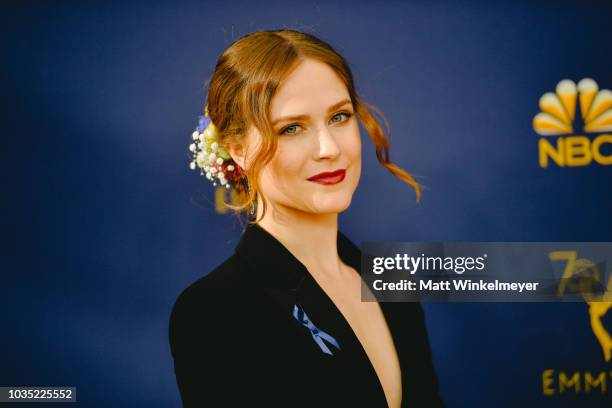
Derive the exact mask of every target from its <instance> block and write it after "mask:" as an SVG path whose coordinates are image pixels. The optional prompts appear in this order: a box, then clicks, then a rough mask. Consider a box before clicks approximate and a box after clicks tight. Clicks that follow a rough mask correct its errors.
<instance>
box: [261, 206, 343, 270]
mask: <svg viewBox="0 0 612 408" xmlns="http://www.w3.org/2000/svg"><path fill="white" fill-rule="evenodd" d="M261 213H262V205H261V202H260V203H259V205H258V206H257V218H258V219H259V217H261ZM259 225H260V226H261V227H262V228H263V229H265V230H266V231H267V232H269V233H270V234H271V235H272V236H274V238H276V239H277V240H279V241H280V243H281V244H283V245H284V246H285V247H286V248H287V249H288V250H289V251H290V252H291V253H292V254H293V256H295V257H296V258H297V259H298V260H299V261H300V262H301V263H302V264H304V266H305V267H306V269H308V271H309V272H310V274H311V275H317V276H322V277H326V278H334V277H338V278H339V277H340V276H341V274H342V271H343V268H342V261H341V259H340V257H339V255H338V245H337V239H338V214H337V213H329V214H312V213H306V212H303V211H298V210H296V209H294V208H288V207H284V206H275V207H272V206H271V205H269V206H268V208H267V211H266V215H265V217H264V218H263V219H261V221H260V222H259Z"/></svg>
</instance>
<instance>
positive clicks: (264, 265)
mask: <svg viewBox="0 0 612 408" xmlns="http://www.w3.org/2000/svg"><path fill="white" fill-rule="evenodd" d="M373 109H374V108H373V107H372V106H370V105H366V104H365V103H364V102H363V101H361V99H360V98H359V96H358V95H357V93H356V91H355V87H354V84H353V78H352V74H351V71H350V69H349V67H348V65H347V63H346V61H345V60H344V59H343V58H342V57H341V56H340V55H339V54H338V53H337V52H336V51H334V50H333V48H332V47H331V46H329V45H328V44H327V43H325V42H323V41H321V40H319V39H317V38H315V37H314V36H312V35H309V34H305V33H301V32H296V31H291V30H278V31H260V32H255V33H252V34H249V35H247V36H244V37H242V38H240V39H238V40H237V41H235V42H234V43H233V44H231V45H230V47H229V48H228V49H227V50H226V51H225V52H224V53H223V54H222V55H221V57H220V59H219V61H218V63H217V65H216V68H215V72H214V74H213V76H212V78H211V80H210V83H209V91H208V104H207V110H206V111H205V112H206V117H203V118H201V121H200V124H199V127H198V129H197V130H196V132H194V135H193V138H194V143H193V144H192V145H191V146H190V148H191V151H192V152H193V155H194V161H193V162H192V164H191V167H192V169H195V168H197V167H199V168H200V169H201V173H202V174H203V175H204V174H205V175H206V177H207V178H209V179H211V180H213V182H214V184H215V185H216V184H217V182H218V183H220V184H221V185H223V186H226V187H227V188H230V187H234V188H235V190H236V192H237V193H238V194H240V195H241V196H242V202H243V203H242V205H241V206H231V208H233V209H235V210H237V211H240V210H244V209H247V208H248V209H249V210H248V212H249V214H250V216H251V218H253V217H254V218H255V220H250V221H249V224H248V226H247V228H246V229H245V231H244V233H243V235H242V237H241V239H240V242H239V243H238V245H237V246H236V250H235V252H234V254H232V255H231V256H230V257H229V258H228V259H227V260H226V261H224V262H223V263H222V264H221V265H219V266H218V267H216V268H215V269H214V270H213V271H212V272H210V273H209V274H208V275H206V276H205V277H203V278H201V279H199V280H198V281H197V282H195V283H193V284H192V285H191V286H190V287H188V288H187V289H185V290H184V291H183V292H182V293H181V295H180V296H179V297H178V299H177V301H176V304H175V305H174V308H173V311H172V316H171V319H170V344H171V350H172V354H173V357H174V365H175V373H176V378H177V382H178V386H179V390H180V394H181V398H182V400H183V404H184V406H185V407H196V406H197V407H208V406H251V405H259V404H262V405H263V404H265V406H287V407H292V406H343V407H344V406H346V407H354V406H363V407H386V406H389V407H400V406H402V407H406V406H423V407H437V406H442V402H441V400H440V397H439V395H438V385H437V379H436V375H435V372H434V369H433V365H432V361H431V355H430V349H429V344H428V339H427V333H426V329H425V324H424V316H423V311H422V309H421V307H420V305H419V304H418V303H380V304H379V303H377V302H362V301H361V277H360V274H359V270H360V257H361V254H360V250H359V248H358V247H357V246H355V244H353V243H352V242H351V241H350V240H349V239H348V238H347V237H346V236H345V235H344V234H342V233H341V232H340V231H338V213H340V212H342V211H344V210H346V209H347V208H348V207H349V205H350V203H351V198H352V195H353V192H354V191H355V189H356V187H357V184H358V182H359V177H360V173H361V141H360V134H359V127H358V123H357V118H359V119H360V121H361V123H362V124H363V126H364V127H365V129H366V130H367V132H368V134H369V136H370V138H371V139H372V140H373V141H374V143H375V144H376V151H377V156H378V160H379V162H380V163H381V164H382V165H383V166H385V167H386V168H387V169H388V170H389V171H391V173H393V174H394V175H395V176H397V177H398V178H400V179H401V180H403V181H405V182H406V183H408V184H410V185H412V186H413V187H414V188H415V190H416V192H417V198H418V196H419V193H420V190H419V185H418V184H417V183H416V182H415V181H414V179H413V178H412V177H411V176H410V175H409V174H408V173H406V172H405V171H403V170H402V169H400V168H399V167H397V166H395V165H394V164H392V163H390V162H389V157H388V152H389V145H388V141H387V138H386V137H385V135H384V133H383V132H382V130H381V128H380V126H379V125H378V123H377V121H376V120H375V119H374V117H373V116H372V114H371V113H370V111H371V110H373Z"/></svg>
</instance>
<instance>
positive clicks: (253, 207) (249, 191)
mask: <svg viewBox="0 0 612 408" xmlns="http://www.w3.org/2000/svg"><path fill="white" fill-rule="evenodd" d="M246 188H247V197H250V196H251V186H250V185H249V179H248V178H247V179H246ZM249 214H251V215H253V214H255V205H254V204H253V201H251V204H250V205H249Z"/></svg>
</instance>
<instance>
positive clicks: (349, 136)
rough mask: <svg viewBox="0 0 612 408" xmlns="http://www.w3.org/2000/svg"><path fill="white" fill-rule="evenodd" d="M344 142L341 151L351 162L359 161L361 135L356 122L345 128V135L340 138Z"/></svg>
mask: <svg viewBox="0 0 612 408" xmlns="http://www.w3.org/2000/svg"><path fill="white" fill-rule="evenodd" d="M342 140H343V141H344V143H343V146H342V149H343V151H344V152H345V154H346V155H347V157H348V158H349V160H350V161H351V162H360V161H361V135H360V134H359V127H358V126H357V123H356V122H353V124H352V126H349V127H347V129H346V134H345V135H344V137H343V138H342Z"/></svg>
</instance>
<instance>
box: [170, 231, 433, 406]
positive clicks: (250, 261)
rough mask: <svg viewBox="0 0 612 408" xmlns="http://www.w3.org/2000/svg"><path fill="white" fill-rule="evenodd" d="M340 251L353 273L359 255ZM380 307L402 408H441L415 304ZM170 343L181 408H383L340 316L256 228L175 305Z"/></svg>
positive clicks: (350, 247) (368, 367)
mask: <svg viewBox="0 0 612 408" xmlns="http://www.w3.org/2000/svg"><path fill="white" fill-rule="evenodd" d="M337 242H338V252H339V255H340V257H341V259H342V260H343V261H344V262H345V263H346V264H347V265H349V266H351V267H353V268H354V269H355V270H356V271H360V270H361V252H360V250H359V248H358V247H357V246H355V244H353V243H352V242H351V241H349V239H348V238H347V237H346V236H345V235H344V234H342V233H341V232H338V241H337ZM379 304H380V307H381V309H382V311H383V314H384V316H385V318H386V319H387V325H388V326H389V329H390V331H391V334H392V336H393V341H394V343H395V345H396V349H397V352H398V357H399V361H400V367H401V372H402V382H403V401H402V407H427V408H432V407H440V406H443V403H442V401H441V399H440V396H439V393H438V381H437V378H436V374H435V371H434V368H433V365H432V360H431V353H430V347H429V342H428V338H427V332H426V329H425V322H424V315H423V310H422V308H421V306H420V304H419V303H408V302H380V303H379ZM298 310H301V311H303V312H304V313H305V314H306V316H304V315H303V314H301V312H298ZM294 313H295V316H294ZM296 316H297V317H296ZM305 318H307V319H309V320H310V322H312V325H307V324H306V323H307V322H306V320H305ZM298 319H299V320H298ZM327 335H329V336H331V337H332V340H335V343H336V344H337V345H338V347H339V349H338V347H336V346H335V345H334V344H333V341H328V340H324V338H325V337H326V336H327ZM169 336H170V347H171V351H172V355H173V358H174V370H175V374H176V380H177V383H178V388H179V391H180V395H181V398H182V401H183V404H184V407H189V408H191V407H230V406H245V407H246V406H260V405H261V406H267V407H269V406H282V407H295V406H313V407H328V406H330V407H331V406H334V407H386V406H387V403H386V398H385V394H384V391H383V388H382V385H381V383H380V381H379V379H378V376H377V375H376V372H375V370H374V367H373V366H372V364H371V362H370V360H369V358H368V357H367V354H366V352H365V350H364V349H363V346H361V343H360V342H359V340H358V338H357V337H356V335H355V333H354V332H353V331H352V329H351V327H350V326H349V324H348V322H347V321H346V319H345V318H344V317H343V315H342V313H341V312H340V310H339V309H338V308H337V307H336V306H335V304H334V303H333V302H332V300H331V299H330V298H329V297H328V296H327V294H326V293H325V292H324V291H323V290H322V289H321V287H320V286H319V285H318V284H317V283H316V281H315V280H314V278H312V276H311V275H310V273H309V272H308V270H307V269H306V268H305V266H304V265H303V264H302V263H301V262H300V261H298V260H297V258H295V257H294V256H293V255H292V254H291V252H290V251H289V250H288V249H287V248H285V247H284V246H283V245H282V244H281V243H280V242H279V241H278V240H277V239H276V238H274V236H272V235H271V234H270V233H268V232H267V231H266V230H265V229H263V228H262V227H260V226H258V225H249V226H247V228H246V230H245V232H244V233H243V235H242V237H241V239H240V242H239V243H238V245H237V246H236V249H235V253H234V254H233V255H232V256H230V257H229V258H228V259H227V260H226V261H224V262H223V263H222V264H220V265H219V266H218V267H216V268H215V269H214V270H213V271H212V272H210V273H209V274H208V275H206V276H204V277H203V278H200V279H199V280H197V281H196V282H195V283H193V284H192V285H191V286H189V287H188V288H187V289H185V290H184V291H183V292H182V293H181V294H180V295H179V297H178V299H177V300H176V303H175V305H174V308H173V310H172V314H171V317H170V327H169ZM327 339H329V337H327ZM325 349H327V352H326V351H325Z"/></svg>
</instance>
